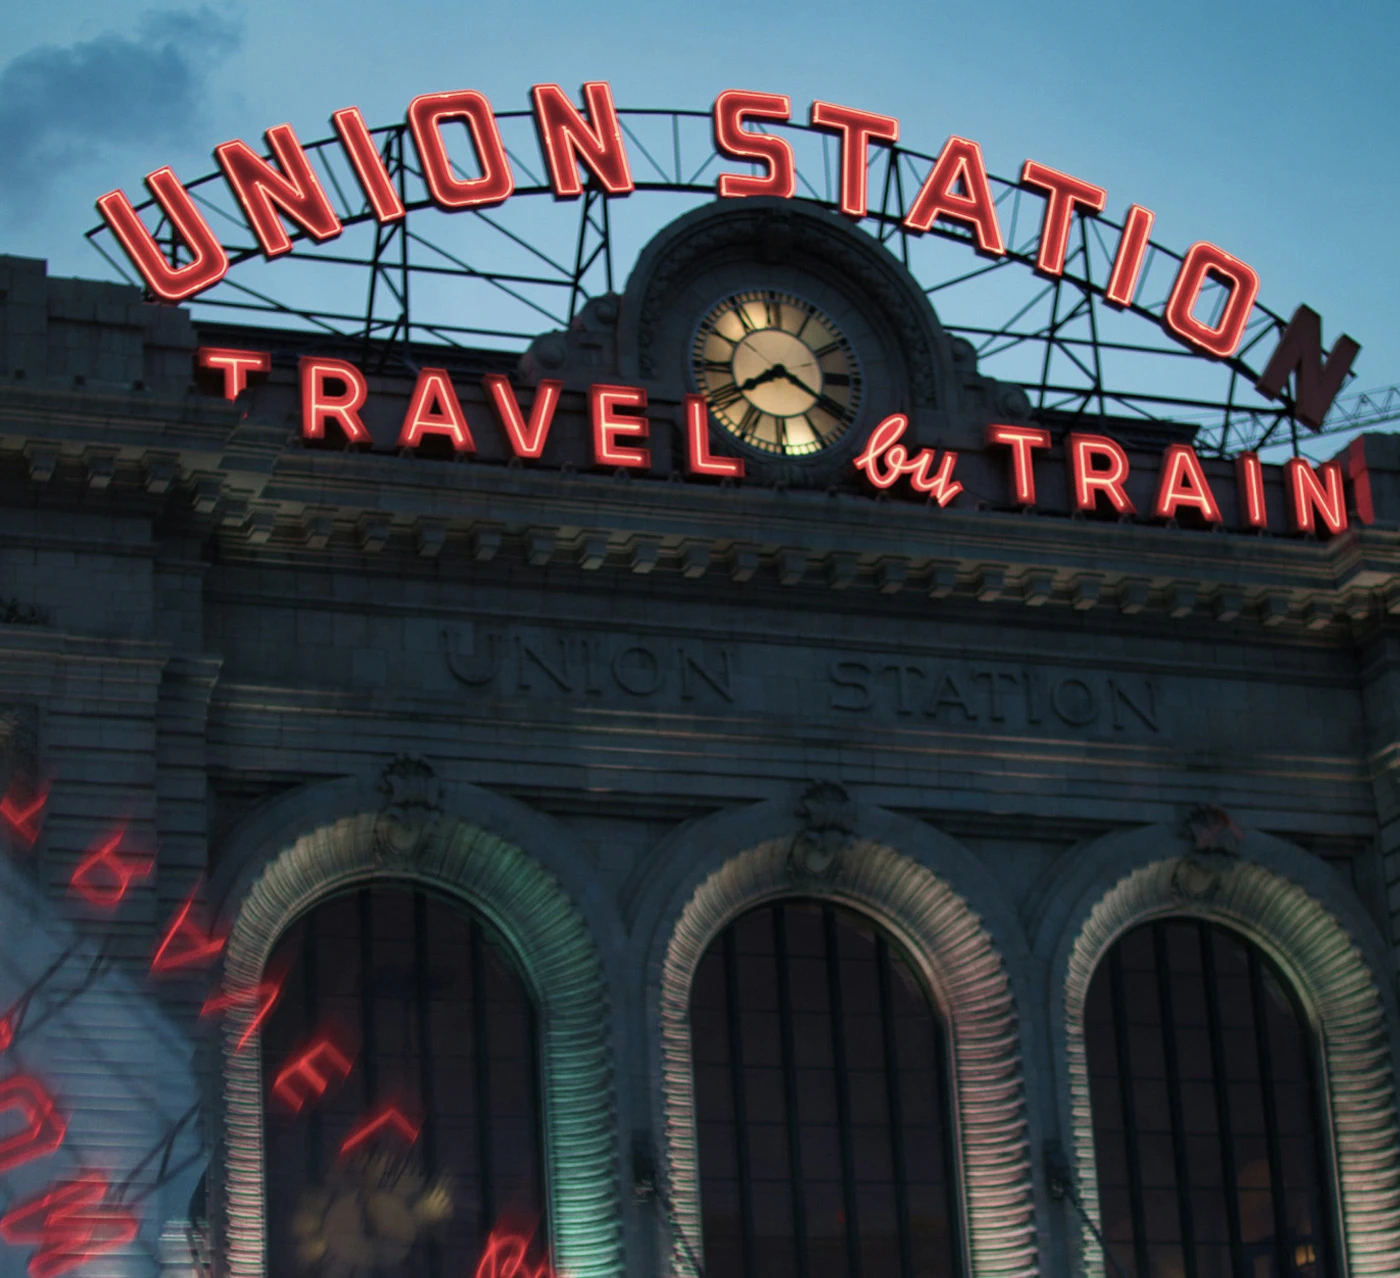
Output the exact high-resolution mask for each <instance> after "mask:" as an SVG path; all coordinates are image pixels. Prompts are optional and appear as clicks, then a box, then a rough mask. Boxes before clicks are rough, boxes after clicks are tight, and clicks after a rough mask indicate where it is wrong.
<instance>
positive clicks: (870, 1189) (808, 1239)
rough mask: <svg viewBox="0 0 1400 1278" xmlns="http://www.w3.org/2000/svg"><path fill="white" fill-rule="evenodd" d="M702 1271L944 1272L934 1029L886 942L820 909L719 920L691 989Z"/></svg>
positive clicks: (865, 925) (941, 1064)
mask: <svg viewBox="0 0 1400 1278" xmlns="http://www.w3.org/2000/svg"><path fill="white" fill-rule="evenodd" d="M690 1018H691V1041H692V1043H693V1045H694V1059H695V1106H696V1123H697V1128H698V1133H699V1142H700V1182H701V1186H700V1189H701V1206H702V1211H703V1217H704V1220H703V1227H704V1252H705V1271H706V1273H707V1274H713V1275H716V1278H721V1276H722V1278H789V1276H791V1278H861V1276H864V1278H916V1276H917V1278H938V1276H941V1275H945V1274H954V1273H957V1272H959V1269H958V1264H957V1259H956V1257H957V1254H958V1239H957V1224H956V1221H957V1207H956V1194H955V1192H954V1186H953V1181H952V1177H951V1175H950V1173H949V1166H950V1159H949V1150H948V1147H947V1140H948V1122H947V1114H948V1109H949V1106H948V1080H947V1073H946V1070H947V1061H946V1056H945V1047H944V1039H943V1029H942V1025H941V1022H940V1020H939V1017H938V1016H937V1014H936V1013H935V1011H934V1009H933V1007H932V1005H931V1004H930V1002H929V998H928V995H927V993H926V991H925V990H924V988H923V986H922V984H921V982H920V981H919V979H918V977H917V976H916V975H915V973H914V971H913V970H912V969H911V967H910V966H909V965H908V964H907V963H906V962H905V961H904V960H903V959H902V958H901V957H900V954H899V952H898V950H897V948H896V947H895V946H894V945H893V944H892V943H891V941H890V940H889V939H888V938H887V937H886V936H885V935H884V934H883V933H882V932H881V931H880V930H879V929H878V928H876V927H875V926H873V925H872V924H871V923H870V922H869V921H867V920H865V919H863V918H861V917H860V916H858V915H855V914H852V913H850V912H849V911H847V910H843V909H838V908H836V907H833V906H829V905H822V904H816V903H808V902H801V901H787V902H782V903H779V904H776V905H769V906H762V907H760V908H759V909H756V910H753V911H751V912H750V913H748V914H745V915H744V916H742V917H741V918H739V919H738V920H736V921H735V922H734V923H733V924H731V925H730V926H729V927H728V928H727V929H726V930H725V931H724V932H723V933H722V934H721V935H720V936H719V937H718V938H717V939H716V940H715V941H714V943H713V944H712V945H711V946H710V948H709V949H708V950H707V951H706V953H705V957H704V958H703V959H702V960H701V963H700V967H699V970H698V971H697V973H696V976H695V984H694V987H693V989H692V992H691V1009H690Z"/></svg>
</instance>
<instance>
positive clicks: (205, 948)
mask: <svg viewBox="0 0 1400 1278" xmlns="http://www.w3.org/2000/svg"><path fill="white" fill-rule="evenodd" d="M197 891H198V889H197V888H196V890H195V892H197ZM195 892H191V893H190V895H189V898H188V899H187V900H186V901H185V903H184V905H182V906H181V907H180V908H179V909H178V910H176V911H175V917H174V918H172V919H171V920H170V926H169V927H167V928H166V929H165V935H164V936H163V937H161V941H160V945H159V946H158V947H157V949H156V954H155V957H154V958H153V959H152V960H151V973H152V975H154V974H155V973H157V972H173V971H176V970H177V969H179V968H182V967H208V966H209V964H210V963H212V962H213V961H214V960H215V959H216V958H218V957H219V954H220V953H221V952H222V951H223V948H224V942H225V941H227V940H228V937H227V936H226V935H222V934H220V935H215V934H214V933H213V932H212V931H211V930H210V929H209V928H207V927H201V926H200V925H199V924H198V923H196V922H195V921H194V920H193V919H192V918H191V917H190V915H191V913H192V912H193V910H194V898H195Z"/></svg>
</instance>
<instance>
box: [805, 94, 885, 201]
mask: <svg viewBox="0 0 1400 1278" xmlns="http://www.w3.org/2000/svg"><path fill="white" fill-rule="evenodd" d="M811 118H812V127H813V128H814V129H834V130H836V132H838V133H839V134H840V135H841V212H843V213H844V214H845V215H846V216H847V217H855V218H861V217H864V216H865V209H866V195H865V186H866V170H867V166H868V162H869V148H870V143H871V141H872V140H873V141H876V142H898V141H899V121H898V120H896V119H895V118H894V116H892V115H876V114H875V113H874V112H873V111H857V110H856V109H855V108H854V107H843V106H836V105H835V104H834V103H831V102H813V103H812V117H811Z"/></svg>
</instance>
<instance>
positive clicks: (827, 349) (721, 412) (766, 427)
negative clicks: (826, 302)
mask: <svg viewBox="0 0 1400 1278" xmlns="http://www.w3.org/2000/svg"><path fill="white" fill-rule="evenodd" d="M691 363H692V373H693V376H694V380H695V385H696V386H697V387H698V388H699V390H700V393H701V394H703V395H704V396H705V398H706V400H707V401H708V403H709V407H710V412H711V414H712V415H713V417H714V419H715V421H716V422H717V423H718V424H719V425H720V426H721V427H722V428H723V429H724V430H725V431H727V432H728V433H729V434H730V435H731V436H733V438H734V439H736V440H738V441H739V442H740V443H741V444H744V445H746V446H748V447H749V448H752V449H756V450H758V451H759V452H761V453H765V454H769V455H774V456H778V457H807V456H811V455H813V454H817V453H822V452H824V451H825V450H827V449H828V448H830V447H831V446H832V445H833V444H835V443H836V442H837V441H838V440H840V439H841V438H842V437H843V436H844V435H845V434H846V432H847V431H848V430H850V428H851V424H852V423H853V422H854V421H855V420H856V414H857V413H858V411H859V409H860V404H861V390H862V379H861V370H860V364H859V362H858V361H857V359H856V353H855V349H854V348H853V346H852V345H851V342H850V341H849V339H848V338H847V337H846V335H845V334H844V333H843V332H842V331H841V329H840V328H839V327H838V326H837V324H836V322H835V321H834V320H833V319H832V318H831V317H830V316H829V315H826V314H825V313H823V312H822V311H821V310H820V309H819V308H818V307H817V306H816V305H814V304H813V303H811V302H809V301H807V300H805V299H804V298H801V297H799V296H797V295H796V294H795V293H789V292H786V291H783V290H780V289H774V288H765V289H750V290H747V291H745V292H740V293H731V294H729V295H728V296H727V297H724V298H722V299H721V300H720V301H718V302H716V303H715V304H714V305H713V306H712V307H711V308H710V309H709V311H708V312H707V313H706V315H705V317H704V318H703V319H702V320H701V321H700V324H699V327H698V328H697V329H696V332H695V339H694V341H693V343H692V346H691Z"/></svg>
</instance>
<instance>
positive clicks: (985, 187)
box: [904, 137, 1006, 257]
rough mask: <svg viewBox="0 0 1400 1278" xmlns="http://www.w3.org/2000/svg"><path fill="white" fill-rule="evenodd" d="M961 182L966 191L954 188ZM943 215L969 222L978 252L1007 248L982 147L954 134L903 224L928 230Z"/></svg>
mask: <svg viewBox="0 0 1400 1278" xmlns="http://www.w3.org/2000/svg"><path fill="white" fill-rule="evenodd" d="M959 182H961V183H962V186H963V189H964V191H966V194H965V195H959V194H958V193H957V192H956V190H955V189H954V188H955V187H956V186H957V184H958V183H959ZM940 217H946V218H952V219H953V220H954V221H956V222H966V223H967V224H968V225H970V226H971V227H972V230H973V232H974V234H975V235H976V237H977V249H978V252H980V253H987V254H989V255H991V256H992V257H1000V256H1001V255H1002V254H1003V253H1005V252H1006V246H1005V245H1004V244H1003V243H1002V238H1001V226H1000V224H999V223H998V222H997V210H996V205H995V204H993V203H992V188H991V186H990V185H989V184H988V182H987V168H986V165H984V164H983V163H982V148H981V147H980V146H978V145H977V143H976V142H970V141H968V139H967V138H959V137H951V138H949V139H948V141H947V142H946V143H945V144H944V147H943V150H942V151H940V152H939V154H938V163H937V164H935V165H934V166H933V169H932V171H931V172H930V173H929V175H928V177H927V178H926V179H925V180H924V184H923V186H922V187H921V188H920V190H919V194H918V195H917V196H915V197H914V203H913V204H912V205H911V206H910V209H909V212H908V213H906V214H905V215H904V225H905V226H907V227H908V228H909V229H910V230H911V231H927V230H928V229H929V227H931V226H932V225H933V222H934V219H935V218H940Z"/></svg>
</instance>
